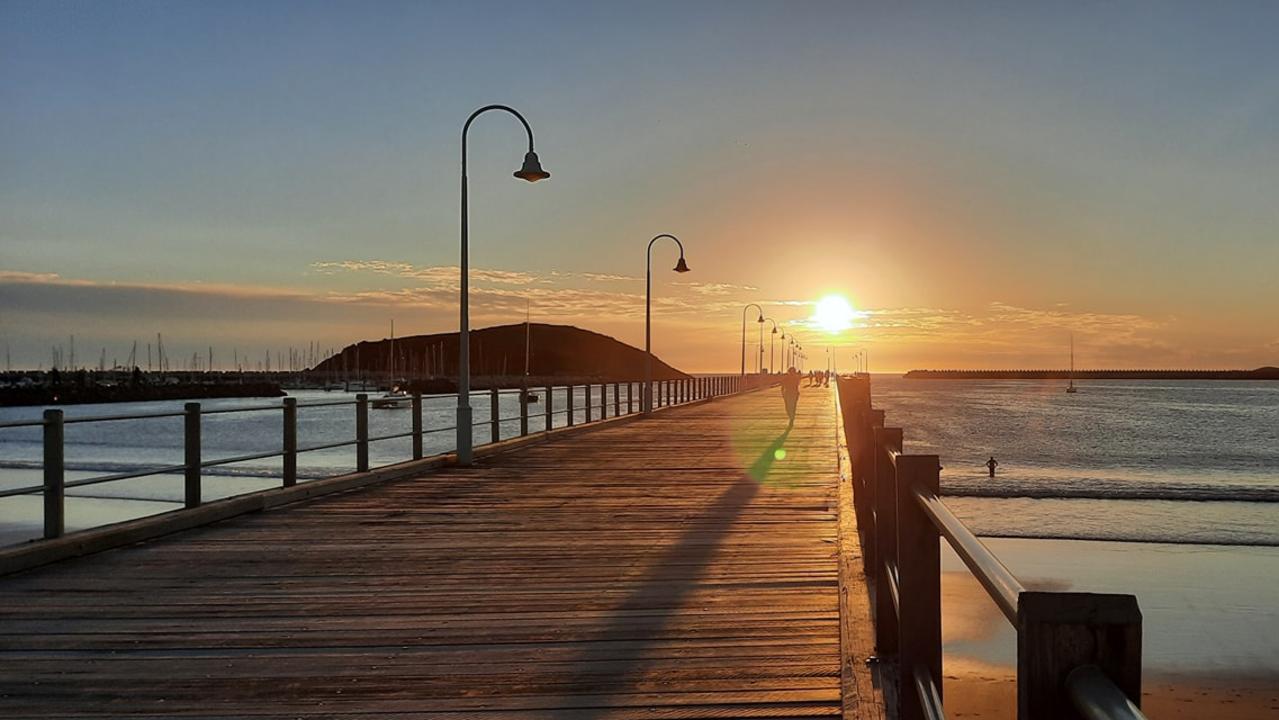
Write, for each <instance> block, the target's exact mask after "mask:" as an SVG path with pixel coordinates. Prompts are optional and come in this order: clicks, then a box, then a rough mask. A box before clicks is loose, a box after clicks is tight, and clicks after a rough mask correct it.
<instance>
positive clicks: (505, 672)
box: [0, 388, 884, 720]
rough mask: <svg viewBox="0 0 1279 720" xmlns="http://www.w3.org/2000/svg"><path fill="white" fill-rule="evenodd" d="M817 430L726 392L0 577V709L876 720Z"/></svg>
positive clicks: (867, 640) (820, 419)
mask: <svg viewBox="0 0 1279 720" xmlns="http://www.w3.org/2000/svg"><path fill="white" fill-rule="evenodd" d="M836 428H837V417H836V411H835V408H834V403H833V394H832V391H831V390H827V389H817V388H806V389H805V391H804V395H803V398H802V400H801V402H800V413H799V418H798V421H797V423H796V424H795V427H794V428H793V430H791V431H789V432H787V431H786V430H787V423H786V418H785V414H784V410H783V407H782V403H781V400H780V398H779V397H778V395H777V392H776V390H766V391H761V392H754V393H747V394H743V395H736V396H728V397H720V398H716V399H714V400H713V401H710V402H701V403H695V404H690V405H687V406H683V407H674V408H668V409H664V410H663V411H661V412H658V413H655V414H654V415H653V416H651V417H647V418H643V419H638V420H629V419H622V420H620V421H617V422H612V423H601V424H599V425H597V426H595V427H593V428H582V429H580V430H578V431H575V432H574V433H572V434H566V435H562V436H555V435H552V436H551V437H550V438H548V439H547V441H546V442H542V443H538V444H531V445H525V446H523V447H520V448H516V449H512V450H511V451H509V452H504V453H499V454H496V455H493V456H489V457H487V458H484V459H482V460H481V461H479V462H478V463H477V464H476V465H475V466H473V467H470V468H459V467H444V468H441V469H439V470H436V471H433V472H429V473H425V474H421V475H417V476H414V477H409V478H404V479H400V480H395V481H392V482H388V483H386V484H382V485H377V486H374V487H368V488H362V489H358V490H353V491H351V492H347V493H343V494H337V495H331V496H327V497H324V498H318V499H314V500H311V501H308V502H299V503H294V504H290V505H284V506H281V507H276V508H272V509H269V510H266V511H264V512H258V513H253V514H249V515H242V516H239V517H234V518H231V519H229V520H225V521H223V522H220V523H216V524H213V525H209V526H206V527H202V528H197V529H194V530H188V531H185V532H182V533H178V534H175V535H172V536H169V537H166V538H162V539H159V540H153V541H151V542H147V543H143V544H139V545H133V546H130V547H125V548H119V549H115V550H110V551H106V552H102V553H97V554H93V555H88V556H85V557H81V558H76V559H72V560H67V561H63V562H60V563H56V564H52V565H48V566H45V567H41V568H36V569H33V570H28V571H25V572H22V573H17V574H13V575H10V576H7V577H3V578H0V716H2V717H5V718H10V719H16V718H37V717H55V716H56V717H90V716H91V717H107V716H120V715H128V716H133V717H148V716H150V717H155V716H165V717H191V718H195V717H199V718H276V717H279V718H283V717H289V718H318V717H326V718H327V717H341V718H375V717H379V718H380V717H396V718H419V717H420V718H432V719H436V720H454V719H461V718H514V719H517V720H531V719H534V718H537V719H541V718H566V719H569V720H587V719H596V718H598V719H601V720H602V719H605V718H609V719H614V718H650V719H654V720H671V719H675V718H726V717H743V718H745V717H749V718H799V717H829V718H877V717H883V714H884V713H883V701H882V698H881V696H880V695H879V693H878V691H877V689H876V685H875V679H874V678H872V677H871V671H870V670H868V669H867V667H866V666H865V665H864V663H863V660H864V659H865V657H866V655H868V654H869V652H870V650H869V648H870V647H871V644H872V641H873V636H874V631H873V628H872V627H871V624H870V619H869V615H868V610H867V608H868V606H869V603H868V599H867V590H866V586H865V584H864V578H863V575H862V574H861V567H860V563H861V560H860V550H859V546H858V537H857V532H856V527H855V520H854V516H853V513H852V512H851V511H846V512H844V513H842V514H841V512H840V507H841V503H843V504H844V505H845V506H847V502H848V498H847V497H846V496H845V497H841V490H840V483H839V477H840V473H841V467H840V460H839V453H838V447H839V443H838V442H837V429H836ZM846 484H847V483H845V485H846ZM841 558H842V562H841ZM853 560H855V561H856V562H855V563H854V562H853ZM854 566H856V567H855V569H854Z"/></svg>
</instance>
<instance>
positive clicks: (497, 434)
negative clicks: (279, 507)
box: [0, 375, 775, 540]
mask: <svg viewBox="0 0 1279 720" xmlns="http://www.w3.org/2000/svg"><path fill="white" fill-rule="evenodd" d="M773 382H775V379H773V378H770V377H769V376H767V375H714V376H701V377H689V378H679V379H670V380H655V381H653V386H654V392H653V397H654V409H655V410H657V409H662V408H667V407H672V406H675V405H683V404H686V403H690V402H696V401H701V400H706V399H711V398H715V397H718V396H722V395H731V394H736V393H740V392H745V391H748V390H753V389H756V388H759V387H762V386H765V385H768V384H771V383H773ZM642 385H643V383H642V382H612V383H607V382H605V383H588V384H584V385H581V384H570V385H560V386H545V387H544V388H542V389H541V390H542V392H541V393H540V397H539V402H544V403H545V406H544V408H543V409H542V411H541V413H540V415H541V417H542V419H543V428H542V429H541V430H540V431H536V432H531V431H530V427H529V420H530V417H531V409H530V405H532V404H533V403H531V402H530V399H531V398H532V397H534V396H538V395H539V393H538V392H537V390H538V389H536V388H528V387H520V388H506V389H497V388H493V389H491V390H488V391H487V394H488V395H489V417H488V418H486V419H482V420H478V421H476V422H475V423H474V425H475V426H476V427H482V426H484V425H488V426H489V429H490V438H489V442H488V443H484V445H488V444H492V443H496V442H501V441H503V440H510V439H513V438H516V437H524V436H529V435H530V434H538V433H550V432H551V431H552V430H555V429H557V428H563V427H571V426H574V425H577V424H585V423H592V422H598V421H602V420H607V419H609V418H610V417H612V418H616V417H621V416H625V415H633V414H637V413H639V412H640V411H641V408H640V403H639V401H638V397H639V394H640V393H639V389H640V388H641V387H642ZM623 388H624V389H625V392H623ZM557 391H558V392H557ZM578 391H581V395H582V398H583V400H584V403H583V404H582V406H581V407H574V402H575V401H574V396H575V395H577V394H578ZM484 394H485V391H477V392H475V393H472V403H473V404H475V401H476V400H477V399H480V398H482V397H483V395H484ZM513 394H517V395H518V397H519V400H518V408H519V410H518V414H514V415H508V416H502V415H501V414H500V410H501V398H502V397H503V396H509V395H513ZM610 394H611V397H610ZM557 396H558V398H557ZM425 397H436V398H444V397H453V396H452V395H448V396H444V395H436V396H425ZM423 398H424V396H423V395H421V394H413V395H411V396H408V397H407V398H396V399H395V401H396V402H399V401H401V400H405V399H407V400H408V402H409V403H410V408H411V412H410V413H409V428H408V429H407V430H404V431H401V432H393V433H389V434H383V435H370V434H369V408H370V406H371V405H373V404H375V403H377V402H378V401H379V398H374V399H373V400H372V401H370V398H369V396H368V395H367V394H364V393H360V394H357V395H356V396H355V398H354V399H351V400H335V401H323V402H308V403H299V402H298V401H297V398H293V397H285V398H283V399H282V402H281V403H280V404H278V405H257V406H249V407H230V408H215V409H206V408H203V407H202V406H201V404H200V403H198V402H188V403H186V404H185V406H184V407H183V409H182V410H181V411H177V410H172V411H163V412H149V413H126V414H116V415H91V416H83V417H66V416H65V415H64V412H63V410H62V409H60V408H50V409H46V410H45V411H44V414H43V417H42V418H41V419H39V420H29V421H14V422H3V423H0V430H4V429H10V428H24V427H41V428H43V438H42V448H43V461H42V463H41V469H42V472H43V482H42V483H41V484H39V485H27V486H22V487H15V488H6V489H0V499H3V498H8V497H15V496H19V495H35V494H39V495H42V496H43V500H44V502H43V526H44V527H43V531H44V532H43V538H44V539H45V540H52V539H55V538H60V537H62V536H63V535H64V534H65V533H66V526H65V525H66V523H65V517H66V491H67V490H69V489H75V488H81V487H86V486H90V485H99V484H103V483H112V482H118V481H122V480H130V479H135V478H142V477H149V476H157V475H181V476H182V477H183V491H184V492H183V496H184V497H183V508H182V509H180V510H177V511H174V512H182V511H183V510H193V509H195V508H198V507H200V506H201V505H202V504H203V503H204V497H203V496H204V492H203V490H204V488H203V478H204V471H205V470H206V469H208V468H213V467H217V466H221V465H232V464H236V463H243V462H251V461H254V460H266V459H275V458H279V459H281V468H282V469H281V486H282V487H286V488H287V487H292V486H295V485H296V484H297V482H298V456H299V455H302V454H304V453H308V452H316V451H321V450H332V449H335V448H345V447H351V448H354V456H355V458H354V459H355V470H356V472H357V473H365V472H369V471H371V470H377V469H379V468H385V467H389V465H382V466H377V467H370V463H369V446H370V445H371V444H372V443H377V442H384V441H388V440H397V439H403V438H411V448H412V449H411V455H412V458H411V459H412V460H422V459H423V458H424V443H423V439H424V437H425V436H427V435H430V434H434V433H442V432H450V431H453V430H455V429H456V426H454V425H442V426H440V427H432V428H425V427H424V426H423V422H422V420H423V412H422V405H423ZM557 399H558V400H560V401H562V406H557ZM339 406H347V407H352V408H353V409H354V411H355V433H354V437H351V438H350V439H346V440H341V441H338V442H326V443H319V444H314V445H299V443H298V414H299V412H304V411H306V410H309V409H313V408H323V407H339ZM263 412H279V413H280V414H281V443H280V449H279V450H270V451H266V452H258V453H249V454H243V455H235V456H230V457H219V458H214V459H210V458H206V457H205V453H204V450H205V448H204V447H203V445H202V442H201V426H202V422H201V420H202V418H204V417H205V416H210V415H225V414H236V413H263ZM561 416H562V420H563V422H561V423H560V424H559V425H558V426H557V425H556V423H557V421H559V420H560V419H561ZM157 418H182V424H183V443H182V446H183V462H182V463H181V464H173V465H164V466H158V467H147V468H144V469H140V470H135V471H130V472H121V473H114V474H109V475H99V476H94V477H88V478H82V479H77V480H71V481H68V480H66V462H65V442H64V433H65V428H66V426H67V425H74V424H83V423H110V422H119V421H126V420H149V419H157ZM514 423H518V424H519V425H518V428H519V429H518V434H516V433H514V432H512V433H510V434H509V435H508V437H506V438H503V437H502V436H503V433H502V429H503V427H504V426H507V425H510V424H514ZM448 452H451V450H450V451H446V452H445V453H443V454H442V455H447V454H448ZM397 462H399V461H397ZM263 492H269V490H256V491H251V492H247V493H241V494H239V495H235V496H233V497H246V496H251V495H255V494H258V493H263Z"/></svg>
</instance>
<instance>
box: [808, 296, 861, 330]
mask: <svg viewBox="0 0 1279 720" xmlns="http://www.w3.org/2000/svg"><path fill="white" fill-rule="evenodd" d="M856 317H857V311H856V310H854V309H853V306H852V304H851V303H849V302H848V300H846V299H844V297H843V296H842V295H827V296H826V297H824V298H822V299H821V300H818V301H817V307H816V308H815V309H814V310H813V317H812V318H811V319H810V322H812V323H813V324H814V325H816V326H817V327H819V328H821V329H823V330H825V331H826V332H829V333H837V332H841V331H843V330H847V329H849V328H851V327H852V326H853V320H854V319H855V318H856Z"/></svg>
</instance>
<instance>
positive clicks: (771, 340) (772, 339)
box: [759, 318, 777, 375]
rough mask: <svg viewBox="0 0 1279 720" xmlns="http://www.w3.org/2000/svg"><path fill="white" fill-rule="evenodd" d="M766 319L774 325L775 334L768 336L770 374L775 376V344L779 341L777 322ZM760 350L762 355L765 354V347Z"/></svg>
mask: <svg viewBox="0 0 1279 720" xmlns="http://www.w3.org/2000/svg"><path fill="white" fill-rule="evenodd" d="M764 319H765V320H767V321H769V322H771V323H772V324H773V332H772V333H771V334H769V336H768V374H769V375H772V374H773V343H774V342H776V341H777V321H776V320H774V319H772V318H764ZM761 327H762V326H761ZM759 350H760V353H761V354H762V353H763V352H764V348H763V347H761V348H760V349H759Z"/></svg>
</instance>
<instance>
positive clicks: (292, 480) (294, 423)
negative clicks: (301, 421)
mask: <svg viewBox="0 0 1279 720" xmlns="http://www.w3.org/2000/svg"><path fill="white" fill-rule="evenodd" d="M283 447H284V487H292V486H294V485H296V484H297V483H298V399H297V398H295V397H286V398H284V442H283Z"/></svg>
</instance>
